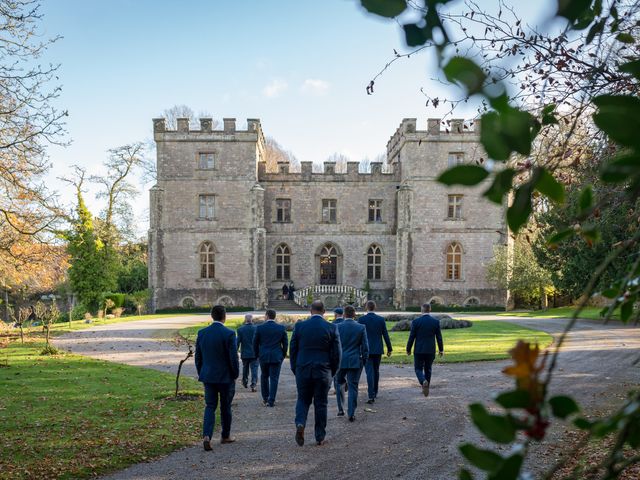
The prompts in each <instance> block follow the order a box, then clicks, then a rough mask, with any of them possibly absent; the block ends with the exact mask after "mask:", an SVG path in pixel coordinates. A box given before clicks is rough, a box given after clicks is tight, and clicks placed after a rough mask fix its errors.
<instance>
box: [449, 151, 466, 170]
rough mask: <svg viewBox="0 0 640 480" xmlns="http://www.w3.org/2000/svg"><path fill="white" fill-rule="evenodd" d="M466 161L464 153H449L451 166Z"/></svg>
mask: <svg viewBox="0 0 640 480" xmlns="http://www.w3.org/2000/svg"><path fill="white" fill-rule="evenodd" d="M463 163H464V153H460V152H458V153H449V161H448V165H449V168H451V167H455V166H456V165H462V164H463Z"/></svg>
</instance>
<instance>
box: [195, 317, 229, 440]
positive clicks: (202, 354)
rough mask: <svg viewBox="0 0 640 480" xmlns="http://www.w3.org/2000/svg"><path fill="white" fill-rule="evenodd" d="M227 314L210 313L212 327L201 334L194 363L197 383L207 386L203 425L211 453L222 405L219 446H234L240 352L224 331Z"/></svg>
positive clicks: (203, 437)
mask: <svg viewBox="0 0 640 480" xmlns="http://www.w3.org/2000/svg"><path fill="white" fill-rule="evenodd" d="M226 316H227V313H226V311H225V309H224V307H223V306H222V305H215V306H214V307H213V308H212V309H211V318H213V323H212V324H211V325H209V326H208V327H205V328H203V329H201V330H200V331H199V332H198V338H197V340H196V353H195V362H196V370H197V372H198V380H199V381H201V382H202V383H203V384H204V401H205V405H206V406H205V409H204V422H203V426H202V440H203V441H202V443H203V445H204V449H205V450H207V451H209V450H211V437H212V435H213V427H214V424H215V421H216V408H217V407H218V403H220V417H221V421H222V438H221V440H220V443H232V442H235V439H234V438H232V437H231V401H232V400H233V395H234V393H235V380H236V378H238V369H239V366H238V348H237V346H236V333H235V332H234V331H233V330H231V329H229V328H227V327H225V326H224V322H225V320H226Z"/></svg>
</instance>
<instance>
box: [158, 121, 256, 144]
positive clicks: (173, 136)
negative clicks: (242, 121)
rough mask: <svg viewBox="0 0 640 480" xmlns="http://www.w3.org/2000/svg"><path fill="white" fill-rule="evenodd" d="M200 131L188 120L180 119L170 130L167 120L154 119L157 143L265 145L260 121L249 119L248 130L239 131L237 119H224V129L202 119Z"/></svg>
mask: <svg viewBox="0 0 640 480" xmlns="http://www.w3.org/2000/svg"><path fill="white" fill-rule="evenodd" d="M199 120H200V129H191V127H190V121H189V119H188V118H178V119H177V121H176V124H177V125H176V129H175V130H170V129H167V127H166V119H165V118H154V119H153V136H154V139H155V140H156V141H162V140H192V139H193V140H196V139H197V140H210V141H224V140H245V141H258V142H259V143H260V144H264V135H263V133H262V126H261V124H260V119H258V118H247V129H246V130H238V129H237V128H236V119H235V118H223V119H222V129H217V130H214V129H213V119H212V118H200V119H199Z"/></svg>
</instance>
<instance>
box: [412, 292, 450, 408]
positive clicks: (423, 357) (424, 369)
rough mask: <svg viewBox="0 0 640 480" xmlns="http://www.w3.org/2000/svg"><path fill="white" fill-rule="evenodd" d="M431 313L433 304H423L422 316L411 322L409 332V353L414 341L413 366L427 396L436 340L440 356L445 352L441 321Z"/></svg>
mask: <svg viewBox="0 0 640 480" xmlns="http://www.w3.org/2000/svg"><path fill="white" fill-rule="evenodd" d="M429 313H431V305H429V304H428V303H425V304H423V305H422V316H421V317H418V318H416V319H414V320H413V321H412V322H411V333H409V341H408V342H407V355H411V347H413V343H414V342H415V344H416V346H415V349H414V351H413V366H414V368H415V371H416V377H418V381H419V382H420V385H422V393H423V395H424V396H425V397H428V396H429V384H430V383H431V366H432V365H433V361H434V360H435V358H436V340H437V341H438V351H439V352H440V356H441V357H442V355H443V354H444V345H443V342H442V332H441V331H440V321H439V320H438V319H437V318H434V317H432V316H431V315H429Z"/></svg>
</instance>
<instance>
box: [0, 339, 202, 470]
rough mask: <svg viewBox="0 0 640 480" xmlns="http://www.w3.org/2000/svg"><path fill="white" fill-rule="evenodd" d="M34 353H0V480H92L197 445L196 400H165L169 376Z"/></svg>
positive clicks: (30, 347) (195, 387) (32, 345)
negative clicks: (81, 479) (21, 479)
mask: <svg viewBox="0 0 640 480" xmlns="http://www.w3.org/2000/svg"><path fill="white" fill-rule="evenodd" d="M0 340H1V339H0ZM42 347H43V343H40V342H37V341H29V342H27V343H25V344H24V345H21V344H20V343H19V342H16V341H12V342H11V343H8V345H7V344H6V343H5V345H4V346H2V345H0V478H2V479H8V478H11V479H20V478H82V477H88V476H93V475H94V474H101V473H105V472H108V471H113V470H116V469H120V468H123V467H125V466H127V465H131V464H134V463H138V462H141V461H145V460H147V459H149V458H152V457H155V456H158V455H162V454H166V453H169V452H171V451H173V450H176V449H178V448H181V447H183V446H186V445H192V444H193V443H194V440H195V439H197V438H199V436H200V428H201V416H202V406H203V400H202V399H201V398H195V399H192V400H182V401H175V400H172V399H171V398H170V397H171V396H172V395H173V388H174V381H175V377H174V376H173V375H168V374H165V373H161V372H156V371H154V370H149V369H142V368H136V367H130V366H126V365H119V364H116V363H109V362H104V361H99V360H93V359H90V358H87V357H82V356H78V355H71V354H64V355H56V356H41V355H40V354H39V353H40V351H41V350H42ZM181 383H182V387H183V389H185V388H186V389H190V391H191V392H200V387H199V384H198V383H197V382H196V381H194V380H192V379H189V378H184V379H182V380H181Z"/></svg>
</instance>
